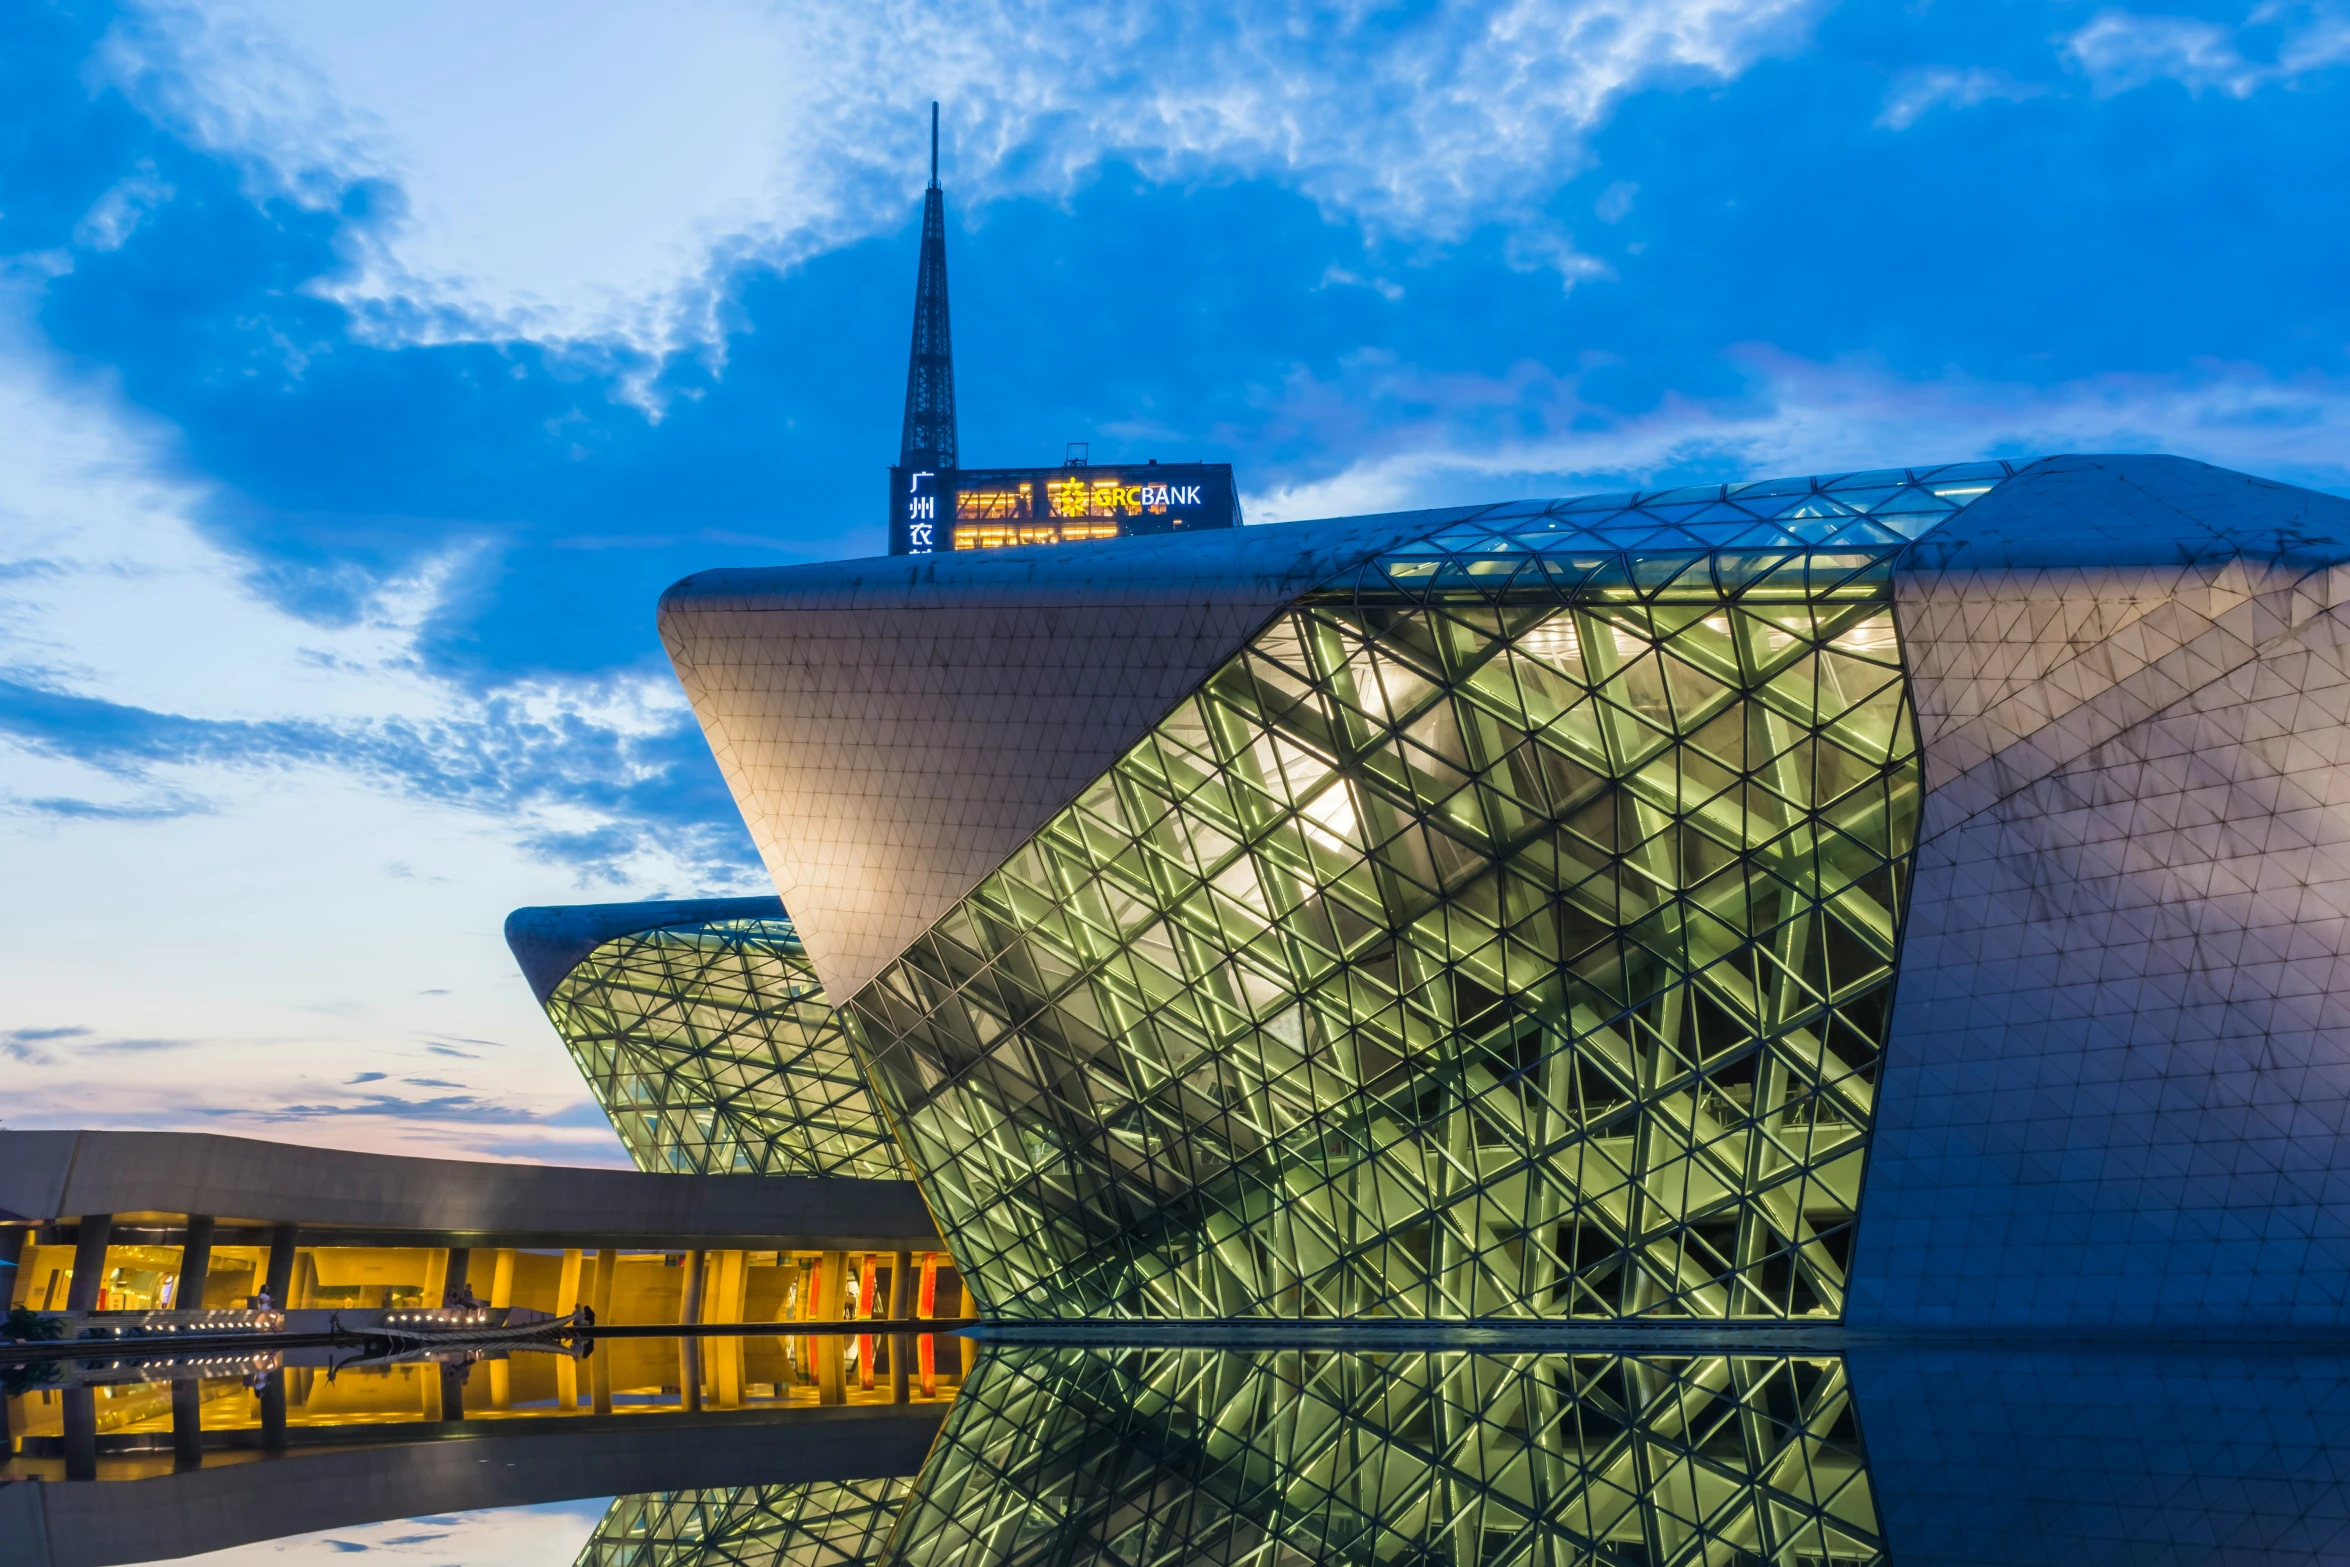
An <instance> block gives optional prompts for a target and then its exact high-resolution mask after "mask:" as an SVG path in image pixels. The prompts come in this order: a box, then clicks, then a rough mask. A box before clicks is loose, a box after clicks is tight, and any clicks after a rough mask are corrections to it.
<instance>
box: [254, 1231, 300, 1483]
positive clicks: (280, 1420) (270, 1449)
mask: <svg viewBox="0 0 2350 1567" xmlns="http://www.w3.org/2000/svg"><path fill="white" fill-rule="evenodd" d="M281 1228H284V1229H288V1230H290V1229H292V1228H293V1226H292V1225H284V1226H281ZM286 1251H287V1254H288V1255H289V1256H290V1255H291V1254H292V1252H293V1248H292V1247H291V1246H288V1247H287V1248H286ZM289 1266H290V1265H289ZM261 1450H262V1451H263V1452H265V1453H282V1452H284V1451H285V1450H286V1369H285V1367H283V1366H280V1367H278V1368H277V1369H276V1370H275V1371H272V1372H271V1373H270V1374H269V1380H268V1381H266V1382H264V1383H262V1384H261Z"/></svg>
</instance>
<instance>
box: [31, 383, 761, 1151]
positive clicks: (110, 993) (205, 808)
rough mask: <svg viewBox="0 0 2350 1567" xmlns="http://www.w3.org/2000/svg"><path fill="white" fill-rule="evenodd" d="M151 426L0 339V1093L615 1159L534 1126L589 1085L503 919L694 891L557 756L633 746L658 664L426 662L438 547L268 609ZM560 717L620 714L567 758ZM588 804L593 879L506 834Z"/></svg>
mask: <svg viewBox="0 0 2350 1567" xmlns="http://www.w3.org/2000/svg"><path fill="white" fill-rule="evenodd" d="M159 443H160V438H159V437H158V436H157V435H156V434H155V433H154V432H152V431H150V430H147V429H143V428H141V427H139V426H137V425H135V424H134V423H132V422H131V421H130V419H129V418H128V416H127V415H125V414H123V413H122V412H121V411H120V409H119V407H118V405H117V404H116V403H115V401H114V400H113V399H111V398H109V397H107V396H106V395H104V393H103V391H102V389H97V388H93V387H90V386H86V385H74V384H69V383H66V382H63V381H61V380H60V379H58V378H57V376H56V375H55V374H53V373H52V372H50V371H48V370H47V369H46V368H45V367H44V366H42V365H41V364H39V363H38V362H36V361H34V360H33V359H31V358H30V357H29V356H28V355H27V354H26V353H25V352H23V351H22V350H21V349H20V348H17V347H15V346H12V345H0V680H5V681H6V682H9V684H8V685H7V686H6V687H5V688H4V689H0V703H4V704H9V712H8V714H6V715H0V716H6V717H7V720H8V721H7V723H6V725H5V726H0V862H5V863H6V864H7V866H8V870H9V874H8V885H9V888H10V894H11V895H10V896H9V897H8V898H6V899H5V900H0V995H5V996H6V997H7V1001H8V1005H7V1008H6V1015H5V1017H4V1018H0V1031H4V1032H0V1049H5V1051H6V1053H7V1054H8V1056H9V1057H10V1060H9V1064H8V1081H9V1092H8V1095H7V1102H6V1104H5V1106H4V1107H0V1115H4V1116H5V1121H6V1124H7V1125H9V1126H14V1127H25V1126H33V1125H50V1126H56V1125H117V1126H179V1127H196V1128H202V1129H209V1130H220V1131H237V1132H244V1133H248V1134H251V1135H258V1136H265V1137H277V1138H284V1139H287V1140H292V1141H302V1142H316V1143H327V1144H332V1145H335V1146H344V1147H373V1148H381V1149H386V1150H394V1151H399V1150H405V1151H419V1152H432V1153H440V1154H455V1155H465V1154H479V1155H504V1156H517V1155H522V1154H536V1155H539V1156H542V1157H551V1158H556V1159H570V1160H584V1161H589V1162H611V1161H613V1160H614V1159H616V1158H617V1156H618V1148H617V1145H616V1142H615V1140H614V1139H613V1137H612V1136H611V1134H610V1132H609V1130H608V1129H606V1128H603V1127H601V1126H600V1125H597V1124H595V1123H594V1122H593V1121H592V1120H589V1121H587V1122H586V1123H585V1124H578V1122H579V1118H578V1117H577V1116H576V1115H573V1116H568V1117H566V1118H565V1120H564V1122H563V1123H561V1124H556V1125H548V1124H545V1122H544V1118H546V1117H548V1116H551V1115H554V1114H556V1113H558V1112H562V1111H565V1110H567V1109H570V1110H575V1111H576V1110H577V1109H578V1108H579V1107H580V1106H581V1105H582V1104H583V1102H584V1101H585V1098H586V1094H585V1090H584V1087H583V1085H581V1084H580V1082H579V1079H578V1075H577V1073H576V1072H574V1071H573V1070H572V1068H571V1066H570V1064H569V1062H568V1061H567V1059H566V1058H565V1056H564V1054H563V1051H562V1048H561V1046H560V1044H559V1043H558V1041H557V1040H556V1039H555V1037H554V1034H553V1031H552V1029H551V1028H550V1027H549V1025H548V1024H547V1022H546V1019H545V1018H544V1016H543V1015H541V1014H540V1012H539V1011H538V1009H537V1006H536V1005H535V1003H534V1002H533V1001H532V999H531V997H530V995H529V992H528V991H527V989H526V988H525V987H524V985H523V982H522V980H521V978H520V977H519V975H518V974H517V973H516V972H515V968H514V964H513V961H512V959H511V958H510V956H509V955H508V954H507V951H506V948H505V944H504V941H503V939H502V936H501V933H500V926H501V923H502V921H503V919H504V917H505V915H506V913H507V911H508V910H510V909H512V908H514V907H516V906H518V905H521V904H525V903H541V902H567V901H579V900H581V899H582V898H583V897H613V898H621V897H630V896H654V895H659V894H661V893H667V892H691V891H699V890H703V889H704V888H705V887H707V886H708V883H707V882H706V881H704V880H702V879H701V878H702V876H704V875H705V874H707V873H706V871H705V870H704V868H703V867H701V866H699V865H697V864H696V863H694V861H693V859H692V857H691V855H690V854H689V853H688V852H687V851H688V850H689V849H690V848H691V845H690V844H682V843H681V844H668V843H663V842H659V841H652V840H650V839H649V838H648V836H647V835H644V834H642V833H641V832H639V831H637V830H636V829H635V824H629V823H616V820H615V818H614V817H613V815H612V814H611V813H610V812H608V811H604V810H600V809H598V808H596V807H593V806H591V805H584V804H580V803H577V802H579V801H581V800H588V799H594V798H597V797H598V791H597V788H595V787H573V786H572V785H575V784H578V783H579V781H580V779H581V778H582V777H586V781H587V783H588V784H589V785H597V784H601V783H603V782H607V781H609V779H610V777H611V774H612V770H613V769H617V770H618V772H619V775H621V781H625V777H626V775H627V773H628V771H629V769H631V768H636V769H640V770H641V769H645V768H650V767H652V766H654V765H655V764H654V763H653V762H652V761H650V760H647V759H646V758H645V757H638V756H634V755H633V754H632V752H631V750H630V745H631V742H632V740H637V739H643V738H645V737H651V736H659V735H664V734H667V733H668V732H670V731H671V730H672V729H674V728H675V727H676V726H678V725H681V724H683V723H685V722H687V721H688V717H687V715H686V713H685V710H684V706H683V701H682V698H681V696H680V695H679V694H678V693H677V692H676V690H675V688H674V684H673V683H672V682H670V681H668V680H666V679H665V678H652V677H646V678H643V679H639V680H621V681H615V682H606V683H593V682H582V683H579V684H576V685H562V684H549V683H540V684H536V685H533V686H529V687H524V688H518V689H512V690H505V691H495V692H490V693H487V694H482V695H477V694H470V693H467V692H465V691H462V690H459V689H457V688H455V687H452V686H450V685H448V684H446V683H444V682H441V681H438V680H436V679H435V678H433V677H432V676H431V675H429V674H428V673H427V672H425V670H424V669H423V667H422V664H421V661H420V660H419V658H418V657H417V654H416V641H417V637H418V635H419V631H420V628H421V626H422V625H423V624H424V622H425V620H426V619H427V618H428V617H429V616H430V615H431V614H432V612H433V610H434V608H435V606H436V605H437V604H438V603H439V601H440V595H441V593H442V591H443V588H444V586H445V585H446V584H447V580H448V577H449V575H450V573H451V572H452V571H453V570H455V569H456V567H457V565H458V564H459V562H458V561H457V560H455V559H443V560H441V561H439V562H437V563H434V564H432V565H430V566H428V567H427V568H426V569H424V570H423V571H421V572H419V573H417V574H416V575H414V576H412V577H410V578H408V579H406V580H403V581H399V582H394V583H390V584H386V585H385V586H384V589H383V591H382V592H380V593H379V594H377V595H375V597H374V599H373V601H372V603H371V605H370V607H369V610H368V612H367V613H365V614H363V615H361V616H360V617H358V618H357V619H356V620H354V621H353V622H352V623H350V624H348V625H332V626H329V625H319V624H314V623H311V622H308V621H304V620H301V619H298V618H296V617H294V616H293V615H291V614H289V613H287V612H285V611H283V610H281V609H279V608H277V607H275V606H273V605H272V604H271V603H270V602H269V601H267V600H266V599H265V598H264V597H262V596H261V595H260V594H259V593H258V592H257V591H256V590H255V589H254V588H253V587H252V586H251V584H250V583H249V581H248V580H247V573H246V563H245V562H243V561H241V560H239V559H238V558H236V557H234V556H231V555H229V554H227V553H225V552H224V551H222V550H221V549H220V548H218V547H217V546H215V545H213V544H212V543H210V542H209V541H208V540H207V539H206V538H205V537H204V535H203V534H202V533H201V532H200V531H199V530H198V529H197V527H196V526H195V524H194V522H193V520H192V519H193V518H194V517H195V516H196V515H197V513H198V511H199V509H200V508H201V506H202V505H203V503H204V501H205V499H206V497H205V495H204V493H203V492H202V491H201V490H200V489H197V488H195V487H193V486H191V485H190V484H188V483H187V482H185V481H182V480H179V479H176V478H173V477H170V476H169V474H168V471H167V469H166V467H165V465H164V464H163V462H162V461H160V460H159V457H158V446H159ZM77 702H84V703H104V704H112V705H111V706H108V707H104V708H89V707H82V708H74V707H73V706H72V704H75V703H77ZM43 703H54V704H58V705H60V706H62V707H64V708H66V709H68V710H67V711H64V712H62V713H61V714H55V715H51V718H50V719H49V720H47V721H45V720H44V719H43V716H42V713H41V711H40V708H41V706H42V704H43ZM45 722H46V723H47V727H44V723H45ZM563 726H570V732H572V733H574V734H577V733H581V732H585V733H588V734H601V735H605V736H616V737H617V739H616V740H614V741H613V742H612V744H611V745H610V746H608V747H606V748H602V749H599V748H597V747H595V746H592V745H591V746H588V747H585V749H587V750H590V751H595V752H596V753H597V757H600V758H601V759H600V760H599V759H595V758H588V759H582V758H579V757H576V756H570V755H568V754H567V753H566V743H565V741H564V740H563V739H562V738H561V737H560V736H557V735H555V733H554V732H555V731H557V730H558V729H559V728H561V727H563ZM542 732H543V733H542ZM11 735H12V736H13V738H10V736H11ZM534 735H539V736H541V738H533V736H534ZM485 753H486V758H485ZM650 754H651V753H648V755H650ZM509 764H511V765H512V766H513V767H514V768H516V769H517V770H519V771H520V772H522V773H523V774H524V776H522V777H519V778H501V777H500V776H498V775H499V772H500V769H501V768H504V767H506V766H508V765H509ZM565 768H570V769H573V771H572V772H571V773H565V772H564V769H565ZM583 768H602V769H605V772H603V773H597V774H593V775H586V774H581V773H580V772H579V771H578V770H579V769H583ZM616 826H617V827H619V828H622V829H625V830H622V831H618V832H615V828H616ZM597 833H603V834H607V835H611V836H614V837H615V838H617V839H618V840H620V841H621V846H620V847H618V848H616V849H615V850H614V852H613V856H612V859H611V863H610V866H609V869H610V872H611V874H612V876H613V877H614V878H615V880H614V882H613V884H611V885H608V886H601V885H600V886H597V887H594V888H592V889H583V888H582V886H581V885H580V881H581V877H580V873H579V872H578V871H577V870H575V869H573V868H570V867H568V866H566V865H563V864H559V863H555V862H554V861H551V860H550V859H549V858H547V857H546V856H544V855H541V854H537V853H534V852H532V850H531V848H530V845H531V843H532V842H534V841H537V840H544V839H548V838H555V837H562V836H566V835H583V834H597ZM714 890H724V889H723V888H719V889H714ZM452 1052H455V1053H454V1054H452ZM365 1072H376V1073H381V1074H383V1075H382V1077H381V1078H379V1079H377V1080H376V1081H374V1082H372V1083H370V1084H367V1085H366V1086H365V1088H364V1090H363V1091H362V1090H361V1089H359V1088H355V1087H353V1086H352V1085H351V1083H350V1079H351V1078H353V1077H354V1076H355V1075H357V1074H360V1073H365ZM418 1079H422V1080H423V1081H421V1082H419V1081H416V1080H418ZM451 1082H454V1083H458V1084H460V1085H461V1088H459V1089H457V1090H451V1089H449V1088H448V1087H447V1086H445V1085H447V1084H448V1083H451Z"/></svg>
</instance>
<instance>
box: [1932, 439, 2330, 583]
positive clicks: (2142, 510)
mask: <svg viewBox="0 0 2350 1567" xmlns="http://www.w3.org/2000/svg"><path fill="white" fill-rule="evenodd" d="M2230 555H2249V556H2254V557H2258V558H2260V559H2263V560H2268V561H2272V562H2274V563H2276V564H2278V565H2284V566H2301V567H2303V568H2307V569H2315V568H2318V567H2323V566H2332V565H2340V564H2342V563H2344V562H2350V500H2344V499H2343V498H2342V497H2341V496H2338V495H2328V494H2326V493H2324V492H2323V491H2321V490H2307V489H2302V488H2300V487H2299V486H2297V485H2291V484H2280V483H2278V482H2277V481H2276V480H2274V479H2261V478H2256V477H2254V476H2253V475H2251V474H2248V473H2239V472H2237V471H2235V470H2234V469H2232V468H2219V467H2214V466H2213V465H2212V464H2210V463H2204V462H2197V461H2195V460H2194V459H2192V458H2188V457H2171V456H2167V455H2164V454H2161V453H2143V454H2134V453H2082V454H2066V455H2064V456H2058V457H2044V458H2042V459H2041V460H2040V461H2038V462H2035V463H2032V464H2031V465H2029V466H2028V467H2026V468H2024V469H2023V470H2022V471H2020V472H2019V473H2017V474H2016V476H2015V477H2014V478H2012V479H2010V480H2008V481H2007V482H2006V483H2004V484H2001V485H1999V486H1997V487H1995V488H1994V489H1993V490H1992V491H1991V492H1990V493H1989V494H1987V495H1985V496H1984V497H1983V498H1982V499H1981V500H1980V501H1977V502H1976V503H1975V504H1974V505H1972V506H1970V507H1968V508H1967V509H1966V510H1964V511H1962V512H1960V513H1959V514H1958V515H1957V516H1956V517H1954V518H1953V519H1952V520H1951V521H1949V522H1947V523H1945V524H1943V525H1942V526H1941V527H1939V528H1937V529H1935V530H1934V531H1933V532H1931V533H1928V534H1926V535H1925V536H1923V537H1922V538H1920V539H1919V540H1918V542H1917V543H1916V544H1914V545H1912V546H1911V547H1910V550H1909V554H1908V557H1907V560H1906V561H1905V567H1906V569H1909V570H1925V571H1948V570H1958V571H2027V570H2035V569H2045V568H2050V567H2067V566H2109V567H2131V566H2177V565H2184V564H2187V563H2189V562H2195V561H2208V560H2215V559H2221V558H2224V557H2227V556H2230Z"/></svg>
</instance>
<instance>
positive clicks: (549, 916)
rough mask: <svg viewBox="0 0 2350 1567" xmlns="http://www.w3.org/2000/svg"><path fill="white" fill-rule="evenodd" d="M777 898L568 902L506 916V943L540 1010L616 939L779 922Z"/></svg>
mask: <svg viewBox="0 0 2350 1567" xmlns="http://www.w3.org/2000/svg"><path fill="white" fill-rule="evenodd" d="M784 917H785V915H784V912H783V900H782V899H781V898H677V899H662V900H657V901H654V902H649V903H569V904H550V905H541V906H537V907H533V908H527V909H516V910H515V911H514V912H513V913H511V914H509V915H507V916H506V945H507V946H508V947H509V948H511V949H512V950H513V953H514V961H515V962H517V963H519V964H521V965H522V977H523V978H524V979H526V980H528V981H529V982H530V992H531V994H532V995H534V996H536V997H538V1001H539V1005H540V1006H542V1007H543V1006H545V1005H546V1004H547V1002H548V999H549V998H550V997H552V996H553V995H554V994H555V987H556V986H557V985H560V984H562V983H563V976H564V975H566V974H568V973H570V972H571V971H572V970H573V969H575V968H577V967H579V965H580V960H581V959H583V958H585V957H586V956H587V955H588V954H589V953H591V952H593V951H595V950H596V948H598V947H600V946H602V945H603V944H604V943H605V942H607V941H611V940H613V939H614V938H615V937H619V936H626V935H631V934H633V933H635V932H637V931H640V930H663V929H667V928H669V927H671V926H675V925H699V924H702V923H704V922H706V921H709V920H779V919H783V918H784Z"/></svg>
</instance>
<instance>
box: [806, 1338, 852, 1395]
mask: <svg viewBox="0 0 2350 1567" xmlns="http://www.w3.org/2000/svg"><path fill="white" fill-rule="evenodd" d="M805 1342H806V1344H807V1346H808V1358H809V1360H811V1361H812V1362H814V1363H815V1368H816V1402H817V1403H819V1404H845V1403H847V1402H848V1401H849V1389H848V1380H849V1374H848V1368H847V1367H846V1366H844V1365H843V1364H841V1361H842V1358H843V1356H844V1354H845V1352H846V1351H847V1349H848V1345H849V1336H848V1335H847V1334H846V1333H811V1334H809V1335H808V1337H807V1339H806V1340H805Z"/></svg>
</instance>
